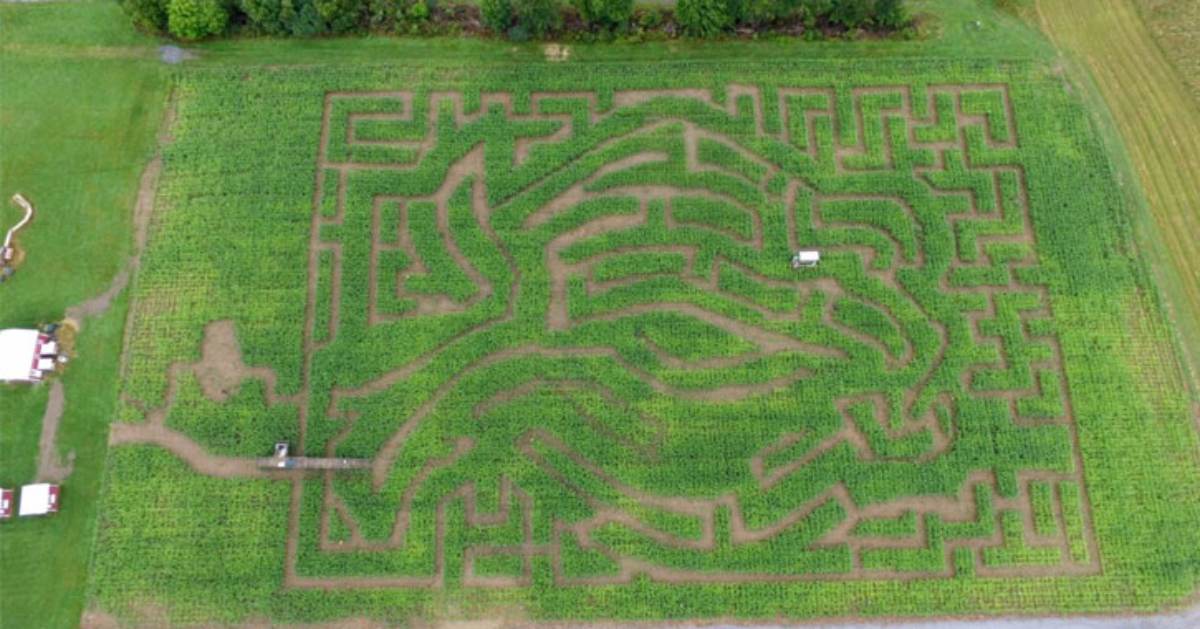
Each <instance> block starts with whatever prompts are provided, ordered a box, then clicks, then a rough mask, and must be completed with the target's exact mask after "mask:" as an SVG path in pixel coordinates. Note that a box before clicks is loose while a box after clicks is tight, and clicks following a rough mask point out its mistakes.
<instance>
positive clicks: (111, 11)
mask: <svg viewBox="0 0 1200 629" xmlns="http://www.w3.org/2000/svg"><path fill="white" fill-rule="evenodd" d="M154 44H155V42H154V41H153V40H151V39H149V38H146V37H143V36H141V35H138V34H137V33H136V32H134V31H133V30H132V29H130V28H129V26H128V24H127V20H126V18H125V16H124V15H122V14H121V11H120V9H119V8H118V7H117V6H116V3H114V2H81V3H69V4H36V5H14V4H0V230H6V229H7V228H8V227H9V226H11V225H12V224H13V222H15V221H16V220H17V219H18V214H19V212H18V211H17V209H16V208H15V207H14V206H13V205H11V204H10V203H9V200H8V199H9V197H11V196H12V194H13V193H14V192H21V193H22V194H24V195H26V196H27V197H28V198H29V199H30V200H31V201H32V202H33V203H34V205H35V206H36V210H37V214H36V216H35V218H34V221H33V222H32V223H31V224H30V225H29V226H28V227H26V228H25V229H24V230H23V231H22V232H21V233H20V234H19V236H18V238H19V241H20V246H21V247H22V248H23V249H25V251H27V253H28V256H27V258H26V261H25V264H24V266H23V267H22V268H21V269H20V271H19V272H18V273H17V274H16V275H15V276H14V277H13V278H12V279H11V280H10V281H8V282H6V283H5V284H3V285H0V328H6V327H14V326H33V325H37V324H39V323H43V322H47V321H53V320H57V319H59V318H61V317H62V316H63V312H64V310H65V309H66V308H67V307H69V306H72V305H74V304H77V303H80V302H82V301H84V300H86V299H88V298H90V297H93V296H95V295H97V294H99V293H101V292H102V291H104V290H105V288H107V287H108V285H109V283H110V282H111V280H112V277H113V276H114V275H115V274H116V273H117V271H118V269H120V268H121V266H122V265H123V264H125V261H126V258H127V257H128V255H129V253H130V248H131V244H132V237H131V230H130V224H131V214H132V208H133V205H134V200H135V198H136V195H137V186H138V179H139V174H140V172H141V170H142V168H143V167H144V166H145V164H146V161H147V160H148V159H149V157H150V154H151V153H152V152H153V145H154V132H155V129H156V128H157V125H158V122H159V120H160V118H161V115H162V106H163V102H164V100H165V97H166V93H167V81H166V76H165V73H164V72H163V71H162V70H161V69H160V67H159V66H160V64H159V63H158V62H157V61H156V60H155V48H154ZM126 306H127V301H126V300H125V299H119V300H117V302H116V303H114V304H113V306H112V307H111V308H110V309H109V311H108V312H107V313H106V314H105V315H103V317H102V318H99V319H92V320H90V321H88V322H87V324H86V326H85V327H84V329H83V332H82V334H81V336H80V337H79V339H78V350H77V351H78V356H79V358H78V360H74V361H72V362H71V364H70V365H69V368H68V370H67V373H66V375H65V376H64V384H65V386H66V397H67V405H66V412H65V414H64V416H63V417H62V420H61V423H60V426H59V432H58V444H59V450H60V452H61V453H63V454H65V453H67V452H71V451H73V452H75V455H76V458H75V468H74V473H73V474H72V475H71V476H70V477H69V478H68V479H67V480H66V482H65V483H64V490H63V491H64V494H63V509H62V511H61V512H60V513H59V514H58V515H57V516H55V517H54V518H44V519H33V520H12V521H8V522H5V523H3V525H0V563H2V564H3V568H2V569H0V593H2V594H0V626H3V627H5V628H8V627H13V628H17V627H73V626H76V625H78V623H79V617H80V613H81V611H82V609H83V601H84V585H85V583H86V580H87V565H88V560H89V559H90V555H91V542H92V539H93V537H94V523H95V513H96V496H97V494H98V493H99V488H100V474H101V471H102V469H103V465H104V457H105V452H106V450H107V434H108V422H109V420H110V418H111V417H112V414H113V407H114V404H115V400H116V388H115V387H116V381H115V379H116V378H115V374H116V372H117V370H118V363H119V356H120V353H121V339H122V332H123V328H124V322H125V312H126V309H127V308H126ZM47 391H48V389H47V388H46V387H36V388H29V387H8V386H0V486H3V487H14V486H20V485H21V484H23V483H29V482H32V481H33V480H34V474H35V473H36V470H37V457H38V436H39V434H40V432H41V418H42V413H43V411H44V408H45V405H46V393H47Z"/></svg>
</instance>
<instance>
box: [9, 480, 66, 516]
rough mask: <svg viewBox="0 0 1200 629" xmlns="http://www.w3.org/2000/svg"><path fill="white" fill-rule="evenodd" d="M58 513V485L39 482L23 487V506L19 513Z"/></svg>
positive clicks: (25, 514) (24, 514)
mask: <svg viewBox="0 0 1200 629" xmlns="http://www.w3.org/2000/svg"><path fill="white" fill-rule="evenodd" d="M47 513H58V485H51V484H49V483H38V484H36V485H26V486H24V487H22V488H21V508H20V510H19V511H17V515H19V516H21V517H25V516H30V515H46V514H47Z"/></svg>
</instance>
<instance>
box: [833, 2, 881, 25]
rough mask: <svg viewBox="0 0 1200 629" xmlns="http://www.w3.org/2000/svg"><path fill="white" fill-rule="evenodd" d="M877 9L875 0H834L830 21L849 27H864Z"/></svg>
mask: <svg viewBox="0 0 1200 629" xmlns="http://www.w3.org/2000/svg"><path fill="white" fill-rule="evenodd" d="M874 11H875V0H834V3H833V11H832V13H830V15H829V21H831V22H833V23H834V24H841V25H842V26H845V27H846V28H848V29H851V30H853V29H856V28H862V27H863V26H866V25H867V22H868V21H870V19H871V14H872V13H874Z"/></svg>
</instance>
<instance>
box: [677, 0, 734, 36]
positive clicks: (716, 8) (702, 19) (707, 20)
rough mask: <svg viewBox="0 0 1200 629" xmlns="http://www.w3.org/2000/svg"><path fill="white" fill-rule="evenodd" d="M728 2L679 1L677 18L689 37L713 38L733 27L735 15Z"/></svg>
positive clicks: (724, 0)
mask: <svg viewBox="0 0 1200 629" xmlns="http://www.w3.org/2000/svg"><path fill="white" fill-rule="evenodd" d="M729 8H730V7H729V3H728V2H727V1H726V0H679V2H678V4H677V5H676V7H675V17H676V19H678V20H679V25H680V26H682V27H683V30H684V31H686V32H687V34H689V35H693V36H696V37H712V36H714V35H719V34H720V33H722V32H724V31H726V30H728V29H729V28H731V27H732V26H733V15H732V14H731V12H730V10H729Z"/></svg>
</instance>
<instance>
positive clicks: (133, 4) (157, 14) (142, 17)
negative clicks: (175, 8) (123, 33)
mask: <svg viewBox="0 0 1200 629" xmlns="http://www.w3.org/2000/svg"><path fill="white" fill-rule="evenodd" d="M121 8H122V9H124V10H125V13H126V14H127V15H129V17H130V19H132V20H133V24H134V26H137V27H138V28H143V29H146V30H148V31H155V32H159V33H161V32H163V31H165V30H167V5H166V2H165V1H164V0H121Z"/></svg>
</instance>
